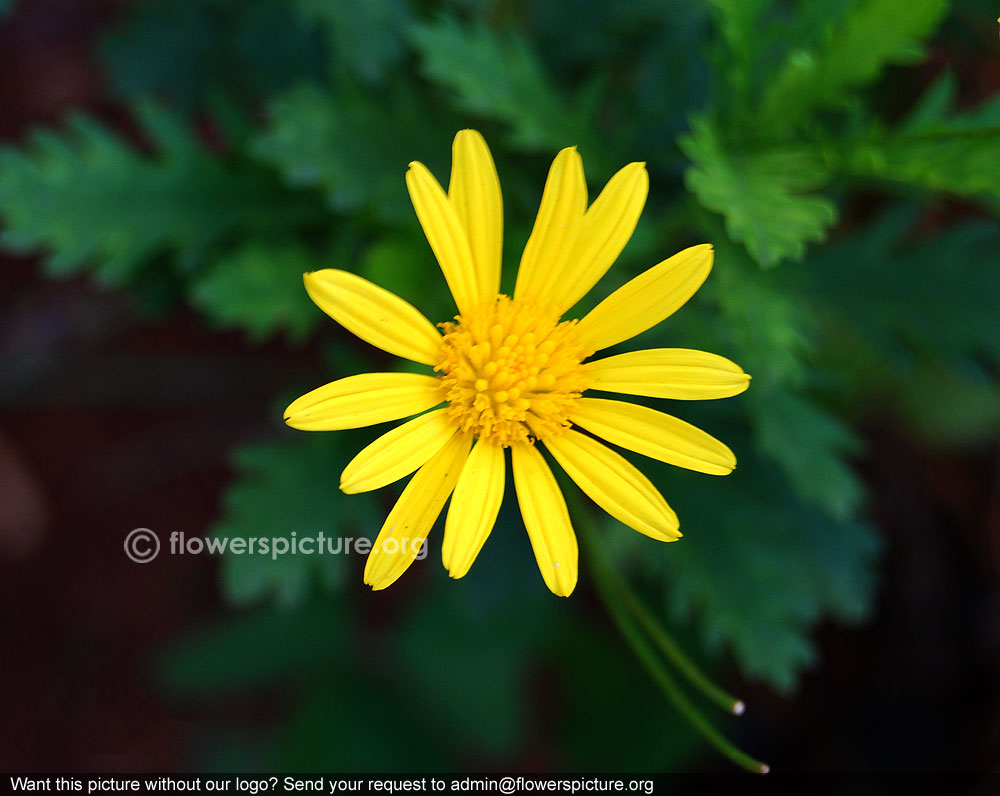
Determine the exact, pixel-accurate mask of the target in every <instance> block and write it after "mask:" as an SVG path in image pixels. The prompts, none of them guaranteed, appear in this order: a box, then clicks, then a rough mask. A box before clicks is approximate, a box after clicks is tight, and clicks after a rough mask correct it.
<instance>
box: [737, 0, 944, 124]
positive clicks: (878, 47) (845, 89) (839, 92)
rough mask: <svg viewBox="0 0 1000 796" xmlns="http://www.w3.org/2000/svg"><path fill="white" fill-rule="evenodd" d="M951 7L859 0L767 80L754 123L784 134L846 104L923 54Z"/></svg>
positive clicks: (926, 0)
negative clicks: (891, 68) (820, 112)
mask: <svg viewBox="0 0 1000 796" xmlns="http://www.w3.org/2000/svg"><path fill="white" fill-rule="evenodd" d="M947 10H948V5H947V3H946V2H944V0H910V2H907V3H905V4H901V3H899V2H897V0H858V2H856V3H853V4H852V5H851V7H850V8H849V9H848V11H847V13H846V14H845V15H844V17H843V18H841V19H840V20H838V21H837V23H836V25H835V26H833V27H832V28H830V30H829V32H828V35H827V36H825V37H824V40H823V41H822V42H821V43H820V44H819V45H818V46H817V47H816V48H814V49H793V50H792V51H791V52H789V53H788V55H787V57H786V59H785V62H784V63H783V64H782V66H781V67H780V68H779V69H778V71H777V73H776V74H775V75H774V76H773V77H772V78H771V79H770V80H769V81H768V82H767V89H766V91H765V93H764V96H763V99H762V102H761V106H760V108H758V113H757V114H756V115H755V124H758V125H759V126H760V127H761V129H762V130H764V131H766V133H767V134H769V135H775V134H778V135H780V134H782V133H784V132H786V131H787V130H789V129H790V128H792V127H794V126H795V125H797V124H800V123H801V122H803V121H806V120H808V119H809V118H810V116H811V115H812V114H813V113H814V112H815V111H817V110H820V109H823V108H831V107H833V108H836V107H843V106H844V105H845V104H846V103H848V102H849V101H850V100H851V99H852V97H853V94H852V92H853V91H855V90H856V89H858V88H860V87H862V86H864V85H866V84H868V83H870V82H871V81H873V80H874V79H875V78H877V77H878V75H879V73H880V72H881V71H882V69H883V68H884V67H885V66H888V65H891V64H912V63H915V62H917V61H919V60H921V59H922V58H923V57H924V49H923V44H922V43H923V40H924V39H925V38H926V37H927V36H929V35H930V34H931V33H932V32H933V31H934V30H935V28H936V27H937V25H938V23H939V22H940V21H941V19H942V18H943V17H944V15H945V13H946V12H947Z"/></svg>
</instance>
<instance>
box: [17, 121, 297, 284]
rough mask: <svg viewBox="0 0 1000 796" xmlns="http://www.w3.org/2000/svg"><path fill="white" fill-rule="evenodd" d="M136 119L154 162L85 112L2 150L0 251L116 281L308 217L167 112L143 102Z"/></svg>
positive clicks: (57, 270)
mask: <svg viewBox="0 0 1000 796" xmlns="http://www.w3.org/2000/svg"><path fill="white" fill-rule="evenodd" d="M137 114H138V116H139V120H140V122H141V125H142V127H143V129H144V131H145V132H146V134H147V135H148V136H149V137H150V138H151V139H152V141H153V143H154V145H155V149H156V155H155V156H147V155H143V154H140V153H139V152H138V151H136V150H135V149H133V148H132V147H131V146H129V145H128V144H126V143H125V141H123V140H122V139H121V138H120V137H119V136H117V135H116V134H115V133H113V132H111V131H110V130H109V129H108V128H106V127H105V126H103V125H102V124H101V123H100V122H98V121H96V120H95V119H92V118H90V117H87V116H75V117H73V118H72V119H70V121H69V123H68V130H67V131H66V132H65V133H61V134H58V133H53V132H47V131H43V132H38V133H36V134H35V135H34V137H33V138H32V140H31V143H30V145H29V147H28V148H27V149H26V150H20V149H14V148H5V149H3V150H0V216H2V217H3V220H4V225H5V229H4V231H3V235H2V237H0V244H2V245H3V246H4V247H6V248H7V249H9V250H12V251H16V252H25V253H27V252H33V251H36V250H39V249H43V250H48V251H49V252H50V253H49V255H48V257H47V258H46V263H45V264H46V267H47V269H48V271H49V273H51V274H53V275H67V274H73V273H76V272H79V271H81V270H83V269H85V268H88V267H92V268H93V269H94V272H95V276H96V277H97V279H98V281H100V282H103V283H107V284H111V285H119V284H122V283H125V282H128V281H129V280H130V279H132V277H133V276H134V275H135V274H136V272H137V271H138V270H139V269H140V268H141V267H142V266H143V265H145V264H146V263H148V262H149V261H150V260H152V259H153V258H154V257H157V256H159V255H164V254H166V255H170V256H172V257H174V258H176V260H177V261H178V263H179V264H180V265H181V266H182V267H184V268H186V269H192V268H194V267H196V266H198V265H200V264H201V263H202V262H204V260H205V259H206V258H207V257H208V255H209V253H210V252H211V251H212V250H213V249H214V248H215V247H217V246H218V245H220V244H222V243H223V242H224V241H226V240H228V239H229V238H230V237H231V236H235V235H239V234H245V233H247V232H264V233H266V232H267V231H269V230H273V229H282V228H287V227H288V226H291V225H298V224H300V223H303V222H304V221H306V220H311V219H312V218H314V217H315V215H316V213H315V210H314V209H313V206H312V204H311V203H309V202H308V201H307V197H301V196H292V195H288V194H287V193H286V192H284V191H282V190H281V188H280V186H279V185H276V184H275V181H274V179H273V177H272V176H271V175H270V174H269V173H267V172H265V171H263V170H261V169H259V168H258V167H254V166H252V165H250V164H245V163H234V162H229V161H226V160H223V159H222V158H220V157H217V156H215V155H213V154H212V153H211V152H210V151H208V150H207V149H206V148H205V147H204V146H202V144H201V143H200V142H199V141H198V140H197V139H196V138H195V136H194V135H193V133H192V132H191V131H189V130H188V129H187V128H186V127H185V126H184V125H182V124H180V123H179V122H178V120H176V119H175V118H173V117H172V116H170V115H169V114H168V113H167V112H166V111H164V110H162V109H160V108H158V107H156V106H154V105H141V106H139V107H138V108H137Z"/></svg>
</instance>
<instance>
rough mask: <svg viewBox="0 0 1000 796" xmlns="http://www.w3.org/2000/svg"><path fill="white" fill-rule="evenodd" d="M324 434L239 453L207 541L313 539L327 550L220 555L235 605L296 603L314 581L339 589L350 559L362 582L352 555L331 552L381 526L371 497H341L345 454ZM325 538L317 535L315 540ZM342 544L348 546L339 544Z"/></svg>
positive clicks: (347, 457) (225, 590)
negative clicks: (219, 516) (211, 538)
mask: <svg viewBox="0 0 1000 796" xmlns="http://www.w3.org/2000/svg"><path fill="white" fill-rule="evenodd" d="M337 442H340V443H341V444H343V443H345V442H348V440H345V439H343V438H341V439H340V440H334V439H332V438H331V437H330V435H324V434H297V435H296V436H295V438H293V439H290V440H289V441H286V442H264V443H256V444H252V445H248V446H246V447H244V448H241V449H240V450H238V451H237V453H236V457H235V458H236V461H235V464H236V470H237V478H236V480H235V481H234V482H233V483H232V484H231V485H230V486H229V488H228V489H227V491H226V494H225V497H224V500H223V503H224V513H223V517H222V519H221V520H220V521H219V522H218V523H217V524H216V525H215V527H214V529H213V531H212V535H213V536H214V537H218V538H229V539H236V538H238V539H251V538H256V539H263V538H267V539H270V538H273V537H281V538H284V539H286V540H288V542H289V544H290V543H291V540H292V538H293V535H294V538H295V539H296V540H302V539H305V538H311V539H314V540H317V541H316V544H315V545H313V548H314V549H316V550H317V551H318V550H319V549H323V550H324V551H325V552H323V553H320V552H315V553H312V554H307V553H304V552H299V553H298V554H295V555H291V554H286V555H278V556H272V555H249V554H233V553H227V554H226V555H225V556H224V557H223V567H222V589H223V593H224V595H225V597H226V599H227V600H228V601H229V602H230V603H232V604H235V605H243V604H247V603H256V602H261V601H262V600H266V599H274V600H275V601H276V602H277V603H279V604H283V605H296V604H299V603H301V601H302V600H303V599H304V598H305V596H306V595H307V594H308V593H309V591H310V590H311V589H312V587H313V583H314V581H318V582H319V583H320V584H321V585H324V586H326V587H327V588H329V587H332V586H335V585H337V584H339V583H340V582H341V581H342V579H343V577H344V568H345V564H346V562H347V561H350V562H351V563H352V564H353V567H352V569H353V570H356V572H357V576H358V577H360V572H361V568H362V563H361V561H360V560H356V559H357V558H358V557H357V556H354V555H353V553H352V554H350V555H345V554H344V553H343V552H341V553H331V552H329V547H328V544H333V545H334V548H335V549H341V550H342V547H341V548H337V545H338V542H339V541H340V540H341V539H342V538H348V537H353V538H357V537H358V536H365V535H366V534H370V533H371V531H372V529H373V528H377V527H378V523H376V522H375V521H374V518H375V517H376V515H377V514H378V512H377V511H376V509H375V505H374V503H373V500H372V498H371V496H370V495H367V494H364V495H352V496H351V498H350V499H349V500H348V499H345V498H344V496H343V495H342V494H341V492H340V490H339V489H338V478H339V476H340V471H341V470H342V469H343V468H344V465H345V464H346V463H347V462H348V461H349V460H350V454H347V453H345V452H343V451H342V450H341V449H340V448H339V447H337V445H336V443H337ZM321 534H322V537H321V536H320V535H321ZM343 544H346V542H344V543H343Z"/></svg>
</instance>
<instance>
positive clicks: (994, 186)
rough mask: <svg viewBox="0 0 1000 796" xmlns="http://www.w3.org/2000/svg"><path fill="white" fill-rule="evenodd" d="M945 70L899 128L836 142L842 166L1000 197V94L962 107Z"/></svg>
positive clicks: (867, 174) (960, 192)
mask: <svg viewBox="0 0 1000 796" xmlns="http://www.w3.org/2000/svg"><path fill="white" fill-rule="evenodd" d="M954 103H955V82H954V78H953V77H952V76H951V75H950V74H947V73H946V74H945V75H944V76H943V77H942V78H940V79H939V80H938V81H936V82H935V83H934V84H932V85H931V87H930V88H929V89H928V90H927V92H926V93H925V94H924V97H923V98H922V99H921V101H920V102H919V103H918V104H917V106H916V108H914V110H913V111H912V113H911V115H910V117H909V118H908V119H907V120H906V121H905V122H904V123H903V124H902V125H900V126H899V127H897V128H895V129H893V130H888V131H882V130H875V131H873V132H871V133H870V134H869V135H868V136H864V137H862V138H860V139H858V140H851V141H847V142H844V143H843V144H842V145H835V149H834V151H833V152H832V153H831V159H832V160H833V162H835V163H837V164H838V166H837V167H838V168H840V169H843V170H844V171H846V172H848V173H850V174H855V175H859V176H863V177H877V178H879V179H884V180H890V181H893V182H899V183H906V184H910V185H918V186H921V187H923V188H927V189H930V190H933V191H948V192H950V193H954V194H958V195H960V196H976V195H977V194H989V195H992V196H993V197H998V198H1000V158H998V157H997V152H998V151H1000V96H995V97H992V98H990V99H988V100H986V101H985V102H983V103H982V104H980V105H979V106H977V107H975V108H973V109H971V110H967V111H963V112H958V111H957V110H956V109H955V107H954Z"/></svg>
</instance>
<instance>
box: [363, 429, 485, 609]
mask: <svg viewBox="0 0 1000 796" xmlns="http://www.w3.org/2000/svg"><path fill="white" fill-rule="evenodd" d="M468 453H469V440H468V439H467V438H466V437H465V436H464V435H461V434H456V435H455V436H454V437H452V438H451V440H450V441H449V442H448V443H447V444H446V445H445V446H444V447H443V448H442V449H441V450H440V451H438V452H437V453H436V454H435V455H434V456H433V457H432V458H431V459H430V461H428V462H427V464H425V465H424V466H423V467H421V468H420V469H419V470H417V472H416V475H414V476H413V478H411V479H410V483H408V484H407V485H406V488H405V489H404V490H403V494H401V495H400V496H399V500H397V501H396V505H395V506H393V507H392V511H390V512H389V516H388V517H386V519H385V522H384V523H383V525H382V530H381V531H379V535H378V538H377V539H376V540H375V544H374V545H372V551H371V553H370V554H369V555H368V562H367V563H366V564H365V583H366V584H367V585H369V586H371V587H372V588H373V589H375V590H376V591H378V590H379V589H384V588H385V587H386V586H390V585H391V584H393V583H395V582H396V580H397V579H398V578H399V576H400V575H402V574H403V573H404V572H406V570H407V568H408V567H409V566H410V564H412V563H413V561H414V560H415V559H416V557H417V555H418V554H419V552H420V549H421V547H423V544H424V541H425V540H426V539H427V534H428V532H429V531H430V529H431V527H432V526H433V525H434V521H435V520H437V518H438V515H439V514H440V513H441V509H442V508H444V504H445V501H446V500H448V495H450V494H451V491H452V490H453V489H454V488H455V482H456V481H458V475H459V473H460V472H461V471H462V465H463V464H465V459H466V457H467V456H468Z"/></svg>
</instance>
